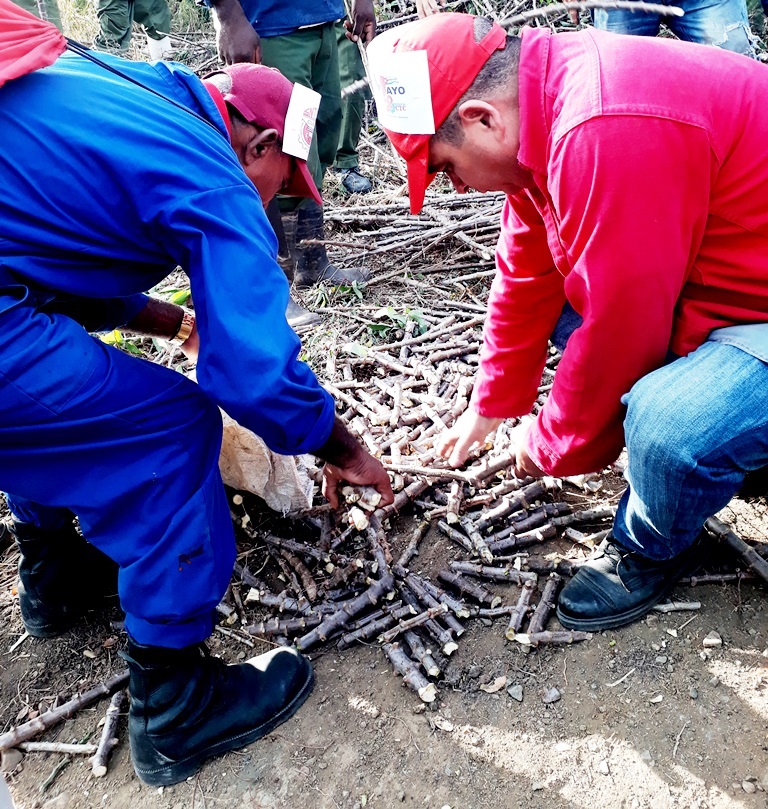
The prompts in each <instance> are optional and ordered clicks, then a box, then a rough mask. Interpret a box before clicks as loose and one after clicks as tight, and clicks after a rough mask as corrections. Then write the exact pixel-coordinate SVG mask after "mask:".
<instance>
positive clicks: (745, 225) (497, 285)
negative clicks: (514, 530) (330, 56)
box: [369, 14, 768, 630]
mask: <svg viewBox="0 0 768 809" xmlns="http://www.w3.org/2000/svg"><path fill="white" fill-rule="evenodd" d="M369 60H370V63H371V69H372V72H373V77H372V86H373V90H374V94H375V95H376V100H377V107H378V110H379V115H380V118H381V120H382V124H383V125H384V127H385V128H386V129H387V133H388V134H389V136H390V138H391V140H392V142H393V144H394V145H395V148H396V149H397V150H398V152H399V153H400V154H401V155H402V156H403V157H404V158H405V159H406V161H407V163H408V179H409V189H410V195H411V209H412V211H413V212H417V211H418V210H420V208H421V206H422V203H423V200H424V192H425V189H426V188H427V186H428V185H429V183H430V182H431V181H432V179H433V178H434V176H435V174H436V173H437V172H440V171H444V172H445V173H446V174H447V175H448V176H449V178H450V179H451V181H452V182H453V184H454V186H455V187H456V189H457V190H458V191H465V190H467V189H469V188H474V189H476V190H479V191H504V192H505V193H506V194H507V202H506V204H505V207H504V210H503V213H502V231H501V237H500V240H499V245H498V250H497V275H496V278H495V280H494V283H493V287H492V290H491V295H490V298H489V302H488V320H487V322H486V327H485V335H484V346H483V351H482V354H481V363H480V372H479V375H478V378H477V381H476V384H475V389H474V393H473V397H472V406H471V407H470V408H469V410H468V412H467V413H466V414H465V415H464V416H463V417H462V418H461V419H460V421H459V422H458V423H457V425H456V426H455V427H454V428H453V429H451V430H449V431H448V432H447V433H446V434H445V435H444V437H443V440H442V444H441V453H442V455H443V457H446V458H448V459H449V460H450V462H451V463H452V464H453V465H455V466H458V465H459V464H461V463H462V462H463V461H464V459H465V458H466V456H467V452H468V451H469V449H470V447H471V446H472V445H473V444H474V443H476V442H478V441H481V440H482V439H484V438H485V436H486V435H487V434H488V433H489V432H491V431H492V430H493V429H495V428H496V427H497V426H498V424H499V423H500V422H501V420H502V419H504V418H507V417H512V416H521V415H523V414H526V413H528V412H529V411H530V407H531V405H532V403H533V401H534V399H535V397H536V389H537V386H538V384H539V380H540V376H541V371H542V368H543V365H544V361H545V358H546V354H547V341H548V338H549V336H550V335H551V334H552V333H553V330H555V327H556V325H557V324H558V321H559V320H561V315H563V313H564V312H565V313H566V314H568V313H569V314H570V315H571V319H572V323H571V327H570V332H572V333H571V334H570V335H566V336H567V337H568V338H569V339H568V340H567V346H566V347H565V350H564V353H563V358H562V361H561V363H560V366H559V369H558V371H557V376H556V379H555V383H554V386H553V389H552V391H551V394H550V397H549V399H548V401H547V403H546V405H545V406H544V407H543V409H542V411H541V413H540V414H539V416H538V418H537V419H536V420H535V422H534V423H533V424H532V426H531V427H530V428H529V429H528V430H527V432H526V433H525V435H524V436H521V439H520V442H519V445H518V447H517V461H516V470H515V471H516V473H517V474H518V475H543V474H548V475H571V474H576V473H582V472H589V471H592V470H598V469H601V468H603V467H605V466H606V465H607V464H609V463H610V462H611V461H613V460H614V459H615V458H616V457H617V456H618V454H619V452H620V451H621V449H622V446H624V445H625V444H626V446H627V448H628V453H629V467H628V470H627V479H628V481H629V487H628V489H627V492H626V493H625V494H624V496H623V498H622V501H621V504H620V507H619V510H618V514H617V517H616V521H615V524H614V530H613V536H612V538H611V539H610V540H609V541H608V542H607V543H606V544H605V545H604V546H603V547H602V548H601V550H600V553H599V554H597V555H596V558H595V559H593V560H591V561H590V562H589V563H588V564H587V565H586V566H585V567H584V568H583V569H582V570H581V571H580V572H579V573H578V574H577V576H576V577H575V578H574V579H573V580H572V582H570V583H569V585H568V586H567V587H566V588H565V589H564V591H563V593H562V595H561V598H560V605H559V609H558V615H559V617H560V620H561V622H562V623H563V624H564V625H565V626H567V627H570V628H578V629H591V630H600V629H605V628H608V627H613V626H620V625H622V624H624V623H628V622H629V621H632V620H635V619H636V618H638V617H640V616H641V615H643V614H644V613H645V612H647V611H648V610H649V609H650V608H651V607H652V606H653V604H655V603H656V602H657V601H658V600H659V599H660V598H662V597H663V596H664V595H665V594H666V593H667V592H668V591H669V590H670V589H671V587H672V586H673V585H674V583H675V581H676V580H677V578H679V576H680V575H682V574H683V572H684V571H685V570H686V569H687V568H688V567H689V566H690V565H691V563H692V561H693V557H694V555H695V553H696V547H697V544H698V537H699V535H700V532H701V529H702V526H703V524H704V521H705V520H706V519H707V518H708V517H709V516H711V515H712V514H714V513H715V512H716V511H718V510H719V509H720V508H722V507H723V506H725V505H726V504H727V502H728V501H729V500H730V498H731V497H732V496H733V494H734V493H735V492H736V490H737V489H738V488H739V486H740V484H741V482H742V480H743V478H744V475H745V473H746V472H747V471H749V470H751V469H755V468H758V467H760V466H763V465H765V464H768V430H767V429H766V425H765V422H766V418H765V416H764V414H765V413H766V412H768V410H766V405H768V369H767V368H766V365H765V361H766V360H768V195H766V192H765V189H766V187H768V163H766V161H765V159H764V156H763V155H764V144H765V143H766V139H768V109H767V108H766V106H765V103H764V99H765V98H766V94H768V70H766V68H765V66H763V65H761V64H759V63H756V62H754V61H752V60H749V59H746V58H744V57H743V56H739V55H736V54H732V53H727V52H723V51H721V50H718V49H715V48H711V47H706V46H702V45H692V44H688V43H680V42H670V41H661V40H648V39H643V38H635V37H620V36H616V35H611V34H607V33H604V32H601V31H595V30H593V29H589V30H585V31H582V32H579V33H576V34H562V35H552V34H551V32H550V31H549V30H548V29H526V30H524V31H523V32H522V35H521V37H520V38H518V37H510V36H507V35H506V34H505V32H504V31H503V30H502V29H501V28H500V27H499V26H498V25H495V24H492V23H491V22H490V21H489V20H485V19H483V18H476V17H471V16H468V15H461V14H442V15H437V16H434V17H431V18H429V19H426V20H421V21H419V22H416V23H413V24H411V25H408V26H403V27H401V28H399V29H395V30H392V31H390V32H387V33H385V34H382V35H380V36H379V37H378V38H377V39H376V40H375V41H374V43H372V45H371V46H370V47H369ZM560 325H561V327H562V322H561V324H560ZM574 326H576V328H575V329H574ZM559 331H560V332H561V333H562V328H560V329H559Z"/></svg>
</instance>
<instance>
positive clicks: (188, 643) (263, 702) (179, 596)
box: [0, 285, 313, 785]
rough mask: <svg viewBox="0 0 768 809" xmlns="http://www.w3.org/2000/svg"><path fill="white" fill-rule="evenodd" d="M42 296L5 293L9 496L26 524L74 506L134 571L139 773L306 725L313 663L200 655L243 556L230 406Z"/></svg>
mask: <svg viewBox="0 0 768 809" xmlns="http://www.w3.org/2000/svg"><path fill="white" fill-rule="evenodd" d="M29 297H30V296H29V292H28V291H27V290H26V289H25V288H23V287H20V286H19V285H16V286H13V287H6V290H5V291H3V290H0V489H3V490H6V491H11V492H13V496H12V498H11V502H12V508H14V509H16V510H18V512H20V513H16V514H15V516H16V517H17V518H24V517H27V518H33V519H35V518H36V519H38V520H39V519H40V517H41V514H42V510H41V508H40V506H41V505H42V506H45V507H46V514H47V515H48V517H49V518H51V519H57V518H58V519H61V518H64V514H63V512H62V511H61V510H63V509H71V511H72V512H74V513H75V514H77V515H78V517H79V519H80V524H81V527H82V531H83V534H84V535H85V537H86V538H87V539H88V540H89V541H90V542H91V543H92V544H93V545H95V546H96V547H97V548H99V549H100V550H101V551H102V552H104V553H105V554H106V555H107V556H109V557H110V558H111V559H113V560H114V561H115V562H117V564H118V565H119V568H120V570H119V580H118V583H119V592H120V600H121V604H122V607H123V609H124V610H125V613H126V622H125V624H126V630H127V632H128V635H129V642H128V652H127V660H128V662H129V669H130V692H131V699H132V701H131V713H130V721H129V729H130V736H131V752H132V756H133V761H134V766H135V767H136V770H137V772H138V773H139V776H140V777H141V778H142V779H143V780H144V781H146V782H147V783H151V784H156V785H161V784H170V783H175V782H177V781H179V780H182V779H184V778H186V777H188V776H189V775H191V774H193V773H194V772H195V771H196V770H197V769H198V768H199V766H200V764H201V763H202V761H203V760H204V759H205V758H207V757H209V756H210V755H214V754H218V753H221V752H224V751H225V750H228V749H233V748H234V747H240V746H242V745H244V744H247V743H249V742H250V741H253V740H255V739H256V738H259V737H260V736H262V735H264V734H265V733H267V732H269V731H271V730H272V729H273V728H274V727H275V726H276V725H277V724H279V723H280V722H282V721H283V720H284V719H287V718H288V717H289V716H291V715H292V714H293V713H294V712H295V710H297V709H298V707H299V705H301V703H302V702H303V701H304V699H305V698H306V696H307V695H308V694H309V692H310V690H311V688H312V683H313V677H312V671H311V667H310V666H309V664H308V663H307V662H306V661H305V660H303V658H301V657H300V656H299V655H298V654H296V653H295V652H290V653H288V654H285V650H280V651H279V653H278V654H277V655H275V653H270V655H269V657H267V658H264V657H263V656H262V657H260V658H255V662H253V663H252V664H251V663H248V664H242V665H239V666H230V667H227V666H225V665H224V664H223V662H222V661H219V660H216V659H214V658H210V657H208V656H207V655H206V654H205V653H204V651H203V649H202V647H201V643H202V642H203V641H204V640H205V639H206V638H207V637H208V636H209V635H210V633H211V631H212V629H213V625H214V616H215V608H216V605H217V604H218V602H219V600H220V599H221V597H222V596H223V594H224V592H225V590H226V587H227V585H228V583H229V580H230V577H231V572H232V564H233V561H234V556H235V545H234V533H233V528H232V522H231V519H230V517H229V508H228V505H227V501H226V495H225V492H224V487H223V484H222V481H221V477H220V474H219V469H218V456H219V448H220V442H221V429H222V428H221V417H220V414H219V410H218V407H217V406H216V405H215V404H214V402H213V401H212V400H211V399H210V398H209V397H208V396H207V395H206V394H205V393H204V392H203V391H202V390H201V389H200V388H199V387H198V386H197V385H195V384H194V383H193V382H191V381H190V380H188V379H186V378H185V377H183V376H181V375H179V374H177V373H175V372H173V371H170V370H169V369H166V368H163V367H160V366H157V365H153V364H152V363H149V362H146V361H144V360H139V359H137V358H135V357H131V356H129V355H127V354H124V353H122V352H120V351H118V350H116V349H114V348H112V347H110V346H106V345H105V344H104V343H102V342H100V341H99V340H95V339H93V338H92V337H90V336H89V335H88V334H87V332H86V331H85V330H84V329H83V328H82V327H81V326H79V325H78V324H77V323H75V322H74V321H73V320H70V319H69V318H66V317H63V316H61V315H53V316H51V315H42V314H39V313H38V312H37V311H36V310H35V308H34V305H33V304H31V303H28V302H27V301H28V299H29ZM24 500H26V501H27V503H26V504H25V503H24ZM30 502H31V503H32V504H34V505H33V507H32V508H30V507H29V503H30ZM56 511H58V517H57V515H56ZM50 606H51V607H52V608H53V607H55V605H50Z"/></svg>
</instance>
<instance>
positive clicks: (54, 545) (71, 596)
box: [10, 520, 117, 638]
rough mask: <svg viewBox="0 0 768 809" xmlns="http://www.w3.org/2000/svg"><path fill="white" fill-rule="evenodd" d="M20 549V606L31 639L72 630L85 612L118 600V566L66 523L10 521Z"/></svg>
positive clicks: (72, 524)
mask: <svg viewBox="0 0 768 809" xmlns="http://www.w3.org/2000/svg"><path fill="white" fill-rule="evenodd" d="M10 531H11V533H12V534H13V536H14V538H15V539H16V544H17V545H18V547H19V552H20V557H19V606H20V607H21V619H22V621H23V622H24V628H25V629H26V630H27V632H29V634H30V635H32V636H33V637H35V638H53V637H56V636H57V635H61V634H62V633H63V632H66V631H67V630H68V629H70V628H71V627H72V626H73V624H74V623H75V622H76V621H77V620H78V618H80V617H81V616H82V615H83V613H85V612H86V611H87V610H88V609H92V608H94V607H96V606H98V605H99V602H100V601H102V600H103V599H104V598H108V597H113V596H117V565H116V564H115V563H114V562H113V561H112V560H111V559H109V558H108V557H107V556H105V555H104V554H103V553H102V552H101V551H99V550H98V549H97V548H95V547H94V546H93V545H91V544H90V543H89V542H86V541H85V539H83V537H82V536H80V534H78V532H77V530H76V529H75V526H74V522H69V523H67V524H66V525H64V526H63V527H62V528H60V529H57V530H54V531H52V530H43V529H42V528H38V527H37V526H36V525H31V524H29V523H22V522H17V521H16V520H12V521H11V522H10Z"/></svg>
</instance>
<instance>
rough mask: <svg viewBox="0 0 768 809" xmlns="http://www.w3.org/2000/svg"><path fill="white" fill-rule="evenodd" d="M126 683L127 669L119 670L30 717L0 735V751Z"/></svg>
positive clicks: (37, 732) (27, 738) (34, 734)
mask: <svg viewBox="0 0 768 809" xmlns="http://www.w3.org/2000/svg"><path fill="white" fill-rule="evenodd" d="M127 683H128V670H127V669H126V670H125V671H121V672H120V673H119V674H115V675H113V676H112V677H110V678H109V679H108V680H106V681H105V682H103V683H100V684H99V685H96V686H94V687H93V688H91V689H90V690H88V691H86V692H85V693H83V694H78V695H77V696H76V697H73V698H72V699H71V700H69V701H68V702H65V703H64V704H63V705H59V706H58V707H57V708H52V709H51V710H49V711H45V713H42V714H40V716H38V717H36V718H35V719H30V720H29V722H25V723H24V724H23V725H19V726H18V727H17V728H14V729H13V730H9V731H8V732H7V733H3V734H2V735H1V736H0V751H2V750H8V749H9V748H11V747H16V745H18V744H19V743H20V742H26V741H29V740H30V739H33V738H34V737H35V736H37V735H38V734H40V733H43V731H46V730H48V728H50V727H53V726H54V725H57V724H58V723H59V722H62V721H64V720H65V719H70V718H71V717H73V716H74V715H75V714H76V713H77V712H78V711H79V710H80V709H81V708H87V707H88V706H89V705H92V704H93V703H94V702H97V701H98V700H100V699H102V698H103V697H107V696H110V695H111V694H112V693H113V692H114V691H115V689H118V688H124V687H125V685H126V684H127Z"/></svg>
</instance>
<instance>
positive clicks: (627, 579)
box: [557, 536, 702, 632]
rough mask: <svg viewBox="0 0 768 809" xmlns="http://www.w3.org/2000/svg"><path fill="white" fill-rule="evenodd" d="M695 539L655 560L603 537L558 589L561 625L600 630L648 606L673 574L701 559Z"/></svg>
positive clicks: (676, 575)
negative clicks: (566, 582)
mask: <svg viewBox="0 0 768 809" xmlns="http://www.w3.org/2000/svg"><path fill="white" fill-rule="evenodd" d="M701 540H702V537H701V536H700V537H699V538H698V539H697V541H696V542H695V543H694V544H693V545H692V546H691V547H690V548H688V549H687V550H685V551H683V553H681V554H678V555H677V556H675V557H673V558H672V559H667V560H665V561H663V562H657V561H655V560H654V559H648V558H646V557H644V556H641V555H640V554H639V553H634V552H633V551H628V550H626V549H624V548H622V547H621V546H620V545H617V544H616V542H615V540H614V539H613V538H611V537H609V538H608V539H606V540H604V541H603V542H602V543H601V544H600V546H599V547H598V548H597V549H596V551H595V554H594V556H593V557H592V558H591V559H590V560H589V561H587V562H586V564H584V565H582V567H581V568H580V569H579V571H578V573H577V574H576V575H575V576H574V577H573V578H572V579H571V580H570V581H569V582H568V584H567V585H566V586H565V587H564V588H563V591H562V592H561V593H560V598H559V599H558V604H557V617H558V620H559V621H560V623H561V624H562V625H563V626H564V627H565V628H566V629H576V630H583V631H585V632H602V631H603V630H604V629H614V628H616V627H619V626H624V625H625V624H629V623H631V622H632V621H636V620H637V619H638V618H642V617H643V615H645V614H646V613H647V612H649V611H650V609H651V607H653V605H654V604H656V603H658V602H659V601H661V599H662V598H663V597H664V596H665V595H667V593H668V592H669V591H670V590H671V589H672V588H673V587H674V586H675V583H676V582H677V580H678V579H679V578H680V577H681V576H684V575H686V573H689V572H690V571H691V570H693V568H694V567H698V565H699V564H700V563H701Z"/></svg>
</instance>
